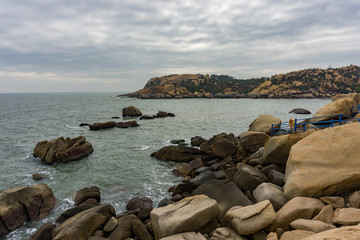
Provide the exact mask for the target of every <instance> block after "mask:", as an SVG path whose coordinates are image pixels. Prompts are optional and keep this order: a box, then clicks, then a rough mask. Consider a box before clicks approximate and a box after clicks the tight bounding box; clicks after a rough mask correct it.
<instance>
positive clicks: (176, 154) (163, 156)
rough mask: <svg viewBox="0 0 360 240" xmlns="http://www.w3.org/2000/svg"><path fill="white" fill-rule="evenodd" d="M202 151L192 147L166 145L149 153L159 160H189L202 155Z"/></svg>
mask: <svg viewBox="0 0 360 240" xmlns="http://www.w3.org/2000/svg"><path fill="white" fill-rule="evenodd" d="M204 154H205V153H204V152H203V151H201V150H199V149H197V148H192V147H180V146H166V147H163V148H161V149H160V150H159V151H157V152H154V153H152V154H151V156H152V157H156V158H157V159H160V160H167V161H173V162H190V161H192V160H195V159H197V158H199V157H202V156H204Z"/></svg>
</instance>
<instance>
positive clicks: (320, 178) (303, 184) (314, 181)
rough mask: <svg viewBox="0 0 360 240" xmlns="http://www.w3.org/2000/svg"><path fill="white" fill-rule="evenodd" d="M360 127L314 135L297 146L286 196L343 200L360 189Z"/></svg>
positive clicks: (288, 170) (289, 165)
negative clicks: (338, 197) (329, 197)
mask: <svg viewBox="0 0 360 240" xmlns="http://www.w3.org/2000/svg"><path fill="white" fill-rule="evenodd" d="M359 145H360V123H352V124H347V125H342V126H338V127H335V128H328V129H325V130H322V131H318V132H315V133H313V134H311V135H309V136H308V137H306V138H304V139H303V140H301V141H299V142H298V143H297V144H295V145H294V146H293V147H292V148H291V151H290V155H289V159H288V162H287V165H286V175H285V186H284V191H285V196H286V197H287V198H288V199H291V198H294V197H296V196H307V197H321V196H336V195H340V196H344V195H346V194H348V193H351V192H353V191H354V190H357V189H359V188H360V165H359V156H360V148H359Z"/></svg>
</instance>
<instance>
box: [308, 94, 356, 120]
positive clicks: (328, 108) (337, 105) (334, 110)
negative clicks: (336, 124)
mask: <svg viewBox="0 0 360 240" xmlns="http://www.w3.org/2000/svg"><path fill="white" fill-rule="evenodd" d="M356 104H357V103H356V97H347V98H340V99H338V100H335V101H334V102H331V103H328V104H326V105H325V106H323V107H322V108H320V110H319V111H317V112H316V113H315V115H314V116H313V119H311V120H310V122H311V123H316V122H320V121H328V120H330V119H334V116H333V115H338V114H343V115H347V116H351V108H352V106H353V105H356Z"/></svg>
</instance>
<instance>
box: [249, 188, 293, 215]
mask: <svg viewBox="0 0 360 240" xmlns="http://www.w3.org/2000/svg"><path fill="white" fill-rule="evenodd" d="M253 195H254V198H255V199H256V201H257V202H261V201H264V200H269V201H270V202H271V204H272V205H273V207H274V209H275V211H278V210H279V209H280V208H282V207H283V206H284V205H285V204H286V203H287V201H288V200H287V199H286V197H285V195H284V190H283V189H282V188H281V187H279V186H277V185H274V184H272V183H265V182H264V183H262V184H260V185H259V186H258V187H257V188H256V189H255V190H254V191H253Z"/></svg>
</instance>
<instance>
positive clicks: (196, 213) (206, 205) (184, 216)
mask: <svg viewBox="0 0 360 240" xmlns="http://www.w3.org/2000/svg"><path fill="white" fill-rule="evenodd" d="M219 212H220V210H219V206H218V204H217V202H216V201H215V200H213V199H210V198H208V197H207V196H205V195H198V196H193V197H188V198H184V199H182V200H181V201H179V202H176V203H173V204H169V205H167V206H165V207H160V208H156V209H154V210H152V211H151V214H150V218H151V224H152V227H153V230H154V234H155V238H156V239H160V238H163V237H166V236H171V235H174V234H177V233H183V232H191V231H199V230H200V229H201V228H202V227H204V226H206V225H207V224H209V223H211V222H212V221H213V220H214V219H215V218H216V217H217V216H218V215H219Z"/></svg>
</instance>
